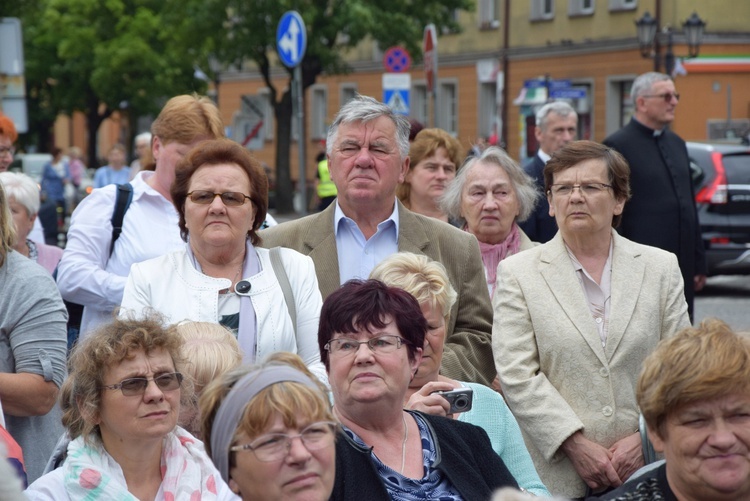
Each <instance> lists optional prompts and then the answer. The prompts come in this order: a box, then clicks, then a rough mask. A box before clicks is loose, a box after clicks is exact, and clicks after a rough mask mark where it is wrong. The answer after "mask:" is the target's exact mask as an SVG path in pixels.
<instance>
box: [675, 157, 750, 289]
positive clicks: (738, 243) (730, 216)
mask: <svg viewBox="0 0 750 501" xmlns="http://www.w3.org/2000/svg"><path fill="white" fill-rule="evenodd" d="M687 148H688V154H689V155H690V161H691V166H690V167H691V170H692V176H693V186H694V188H695V201H696V205H697V207H698V219H699V221H700V225H701V233H702V235H703V242H704V244H705V246H706V260H707V262H708V274H709V275H724V274H750V146H742V145H738V144H708V143H695V142H689V143H687Z"/></svg>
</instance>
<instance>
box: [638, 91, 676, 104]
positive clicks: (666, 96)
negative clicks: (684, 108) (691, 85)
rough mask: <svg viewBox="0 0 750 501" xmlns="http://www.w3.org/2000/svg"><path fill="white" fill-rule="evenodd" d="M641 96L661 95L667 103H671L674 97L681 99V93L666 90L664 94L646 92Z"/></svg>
mask: <svg viewBox="0 0 750 501" xmlns="http://www.w3.org/2000/svg"><path fill="white" fill-rule="evenodd" d="M641 97H660V98H662V99H663V100H664V101H665V102H667V103H671V102H672V98H675V99H676V100H678V101H679V100H680V94H679V93H677V92H665V93H664V94H646V95H644V96H641Z"/></svg>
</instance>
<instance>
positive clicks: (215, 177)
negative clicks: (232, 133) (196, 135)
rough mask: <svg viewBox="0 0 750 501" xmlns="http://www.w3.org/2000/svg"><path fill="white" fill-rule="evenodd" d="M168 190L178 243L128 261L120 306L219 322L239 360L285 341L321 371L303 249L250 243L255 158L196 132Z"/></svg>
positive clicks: (261, 189) (261, 197)
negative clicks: (237, 346) (232, 340)
mask: <svg viewBox="0 0 750 501" xmlns="http://www.w3.org/2000/svg"><path fill="white" fill-rule="evenodd" d="M171 195H172V202H173V203H174V206H175V208H176V209H177V212H178V213H179V226H180V233H181V235H182V238H183V240H184V241H185V242H186V245H185V247H184V248H183V249H181V250H178V251H175V252H172V253H170V254H166V255H164V256H161V257H158V258H154V259H151V260H148V261H145V262H142V263H139V264H135V265H133V267H132V268H131V270H130V276H129V277H128V281H127V284H126V286H125V293H124V296H123V301H122V307H123V308H124V309H125V310H135V313H136V314H141V311H143V310H144V309H146V310H147V309H154V310H157V311H159V312H160V313H161V314H163V315H165V316H166V320H167V321H168V322H179V321H182V320H193V321H199V322H214V323H220V324H222V325H224V326H226V327H228V328H229V329H231V330H232V331H233V332H234V333H235V334H236V335H237V340H238V341H239V343H240V348H241V349H242V352H243V358H244V361H245V362H254V361H255V360H260V359H262V358H263V357H264V356H265V355H267V354H269V353H272V352H274V351H289V352H292V353H297V354H298V355H299V356H300V357H301V358H302V360H304V362H305V364H306V365H307V366H308V367H309V368H310V369H311V370H312V371H313V373H314V374H315V375H316V376H317V377H319V378H321V380H323V381H326V377H325V369H324V367H323V365H322V364H321V362H320V352H319V350H318V347H317V343H316V338H317V327H318V317H319V315H320V308H321V306H322V302H323V301H322V298H321V295H320V291H319V289H318V280H317V278H316V276H315V267H314V265H313V262H312V259H311V258H309V257H307V256H303V255H302V254H300V253H298V252H295V251H293V250H290V249H275V250H270V251H269V250H267V249H261V248H259V247H258V244H260V237H259V236H258V233H257V232H258V230H259V229H260V228H261V225H262V224H263V221H264V219H265V217H266V211H267V208H268V179H267V177H266V173H265V171H264V170H263V167H262V166H261V164H260V162H258V160H256V159H255V158H254V157H253V156H252V155H250V153H249V152H248V151H247V149H245V148H243V147H242V146H240V145H239V144H237V143H235V142H233V141H230V140H228V139H217V140H210V141H205V142H202V143H200V144H198V145H197V146H196V147H195V148H193V149H192V150H190V152H188V154H187V155H186V156H185V157H184V158H183V159H182V160H181V161H180V162H179V163H178V164H177V167H176V169H175V179H174V182H173V183H172V187H171ZM277 251H278V253H276V252H277ZM274 256H276V258H278V261H276V264H274ZM284 281H286V283H284ZM282 284H284V285H286V286H288V287H283V286H282ZM123 313H126V312H125V311H124V312H123Z"/></svg>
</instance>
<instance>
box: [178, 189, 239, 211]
mask: <svg viewBox="0 0 750 501" xmlns="http://www.w3.org/2000/svg"><path fill="white" fill-rule="evenodd" d="M187 196H188V197H189V198H190V200H191V201H192V202H193V203H196V204H198V205H208V204H210V203H213V201H214V198H216V197H221V201H222V202H223V203H224V205H226V206H227V207H238V206H240V205H243V204H244V203H245V199H248V200H250V197H249V196H248V195H245V194H244V193H240V192H239V191H225V192H224V193H214V192H212V191H205V190H195V191H191V192H190V193H188V194H187Z"/></svg>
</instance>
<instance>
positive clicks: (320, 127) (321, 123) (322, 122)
mask: <svg viewBox="0 0 750 501" xmlns="http://www.w3.org/2000/svg"><path fill="white" fill-rule="evenodd" d="M311 90H312V93H311V96H312V98H311V101H310V139H325V137H326V132H327V126H326V118H327V115H328V113H327V112H328V88H327V87H325V86H322V85H314V86H313V87H312V89H311Z"/></svg>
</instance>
